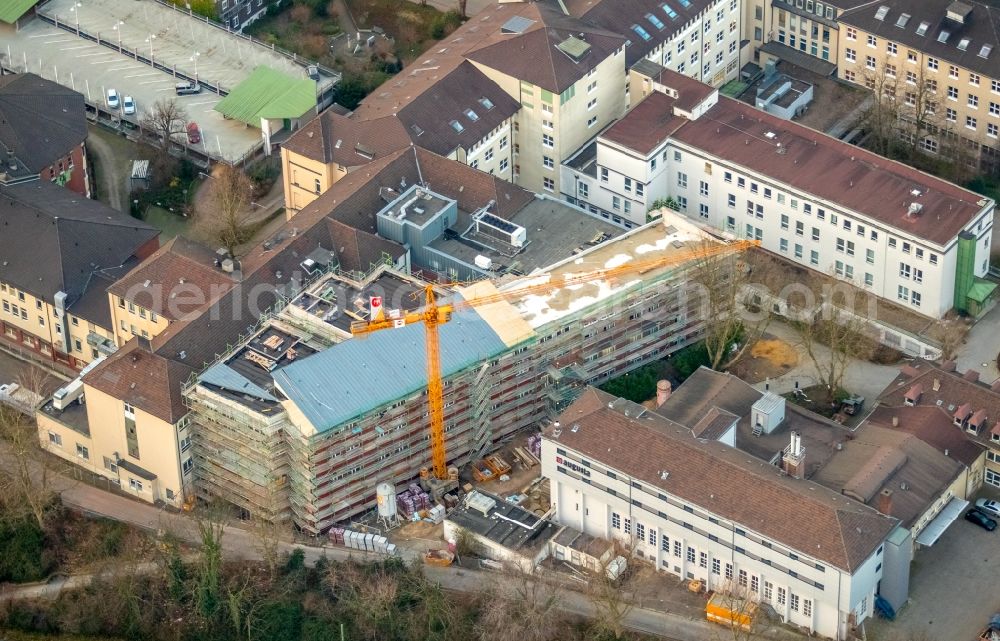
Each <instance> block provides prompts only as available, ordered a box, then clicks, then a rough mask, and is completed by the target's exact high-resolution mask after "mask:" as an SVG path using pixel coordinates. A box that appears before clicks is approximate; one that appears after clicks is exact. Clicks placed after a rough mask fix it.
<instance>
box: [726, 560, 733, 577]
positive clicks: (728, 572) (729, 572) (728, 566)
mask: <svg viewBox="0 0 1000 641" xmlns="http://www.w3.org/2000/svg"><path fill="white" fill-rule="evenodd" d="M726 579H727V580H729V581H732V580H733V564H732V563H727V564H726Z"/></svg>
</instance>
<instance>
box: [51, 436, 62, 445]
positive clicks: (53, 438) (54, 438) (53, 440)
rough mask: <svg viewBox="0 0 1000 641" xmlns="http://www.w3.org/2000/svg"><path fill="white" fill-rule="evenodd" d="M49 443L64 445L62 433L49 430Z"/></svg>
mask: <svg viewBox="0 0 1000 641" xmlns="http://www.w3.org/2000/svg"><path fill="white" fill-rule="evenodd" d="M49 443H52V444H53V445H58V446H59V447H62V435H61V434H56V433H55V432H49Z"/></svg>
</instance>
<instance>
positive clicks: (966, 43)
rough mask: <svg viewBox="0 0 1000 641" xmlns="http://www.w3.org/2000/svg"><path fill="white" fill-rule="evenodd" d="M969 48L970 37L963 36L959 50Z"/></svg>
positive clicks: (959, 43)
mask: <svg viewBox="0 0 1000 641" xmlns="http://www.w3.org/2000/svg"><path fill="white" fill-rule="evenodd" d="M968 48H969V39H968V38H962V39H961V40H959V41H958V50H959V51H965V50H966V49H968Z"/></svg>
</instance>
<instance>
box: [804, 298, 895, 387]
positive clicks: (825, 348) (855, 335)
mask: <svg viewBox="0 0 1000 641" xmlns="http://www.w3.org/2000/svg"><path fill="white" fill-rule="evenodd" d="M814 282H816V281H814ZM819 290H823V294H822V302H821V304H819V305H817V306H816V308H814V309H813V310H812V312H811V318H809V319H808V320H800V321H798V322H796V323H794V324H793V327H795V329H796V330H797V333H798V338H799V342H800V344H801V346H802V348H803V351H805V353H806V354H807V355H808V356H809V360H811V361H812V363H813V366H814V367H815V369H816V373H817V377H818V379H819V383H820V385H821V386H822V387H823V388H824V389H825V390H826V400H827V402H833V401H834V400H835V398H836V395H837V392H838V391H839V390H840V389H841V387H842V384H843V381H844V375H845V374H846V373H847V368H848V366H849V365H850V363H851V362H852V361H853V360H855V359H861V360H864V359H868V358H870V357H871V356H872V353H873V352H874V349H875V346H876V342H875V340H874V339H873V338H872V337H871V335H870V328H869V318H868V316H869V312H868V311H867V309H864V308H863V306H862V304H860V303H859V302H858V296H861V297H862V299H863V301H868V300H871V298H870V297H871V296H872V294H870V293H869V292H864V291H862V290H860V289H858V288H856V287H853V286H851V285H849V284H847V283H844V282H836V283H835V284H833V285H832V286H831V284H830V283H829V282H823V284H822V285H819V284H817V286H816V287H814V291H819Z"/></svg>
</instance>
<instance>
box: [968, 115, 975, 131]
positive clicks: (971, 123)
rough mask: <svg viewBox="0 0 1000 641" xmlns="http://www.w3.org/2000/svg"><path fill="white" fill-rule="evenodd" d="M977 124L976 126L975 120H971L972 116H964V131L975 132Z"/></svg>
mask: <svg viewBox="0 0 1000 641" xmlns="http://www.w3.org/2000/svg"><path fill="white" fill-rule="evenodd" d="M977 124H978V122H977V120H976V119H975V118H973V117H972V116H966V117H965V128H966V129H972V130H975V129H976V125H977Z"/></svg>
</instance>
